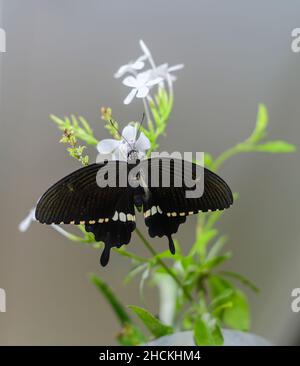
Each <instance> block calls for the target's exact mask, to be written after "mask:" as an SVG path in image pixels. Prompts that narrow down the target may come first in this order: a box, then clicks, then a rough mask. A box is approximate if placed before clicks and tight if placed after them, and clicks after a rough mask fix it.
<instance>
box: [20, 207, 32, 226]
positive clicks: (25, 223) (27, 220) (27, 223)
mask: <svg viewBox="0 0 300 366" xmlns="http://www.w3.org/2000/svg"><path fill="white" fill-rule="evenodd" d="M32 221H36V218H35V207H34V208H32V209H31V210H30V211H29V214H28V215H27V216H26V217H25V219H24V220H22V221H21V222H20V224H19V230H20V231H22V232H25V231H27V230H28V229H29V226H30V224H31V223H32Z"/></svg>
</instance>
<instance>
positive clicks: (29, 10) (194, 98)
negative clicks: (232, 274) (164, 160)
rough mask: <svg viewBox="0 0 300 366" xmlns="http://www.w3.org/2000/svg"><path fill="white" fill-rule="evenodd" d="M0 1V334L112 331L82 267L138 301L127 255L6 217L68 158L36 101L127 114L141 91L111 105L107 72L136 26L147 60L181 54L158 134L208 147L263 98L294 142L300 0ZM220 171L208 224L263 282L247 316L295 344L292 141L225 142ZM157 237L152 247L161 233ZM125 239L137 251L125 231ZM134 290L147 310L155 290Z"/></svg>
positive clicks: (241, 123) (28, 336) (42, 340)
mask: <svg viewBox="0 0 300 366" xmlns="http://www.w3.org/2000/svg"><path fill="white" fill-rule="evenodd" d="M1 9H2V11H1V15H2V20H1V24H0V26H1V27H3V28H4V29H5V30H6V33H7V52H6V53H5V54H0V59H1V109H0V123H1V134H0V160H1V180H0V195H1V198H0V202H1V210H0V226H1V231H0V233H1V234H0V235H1V236H0V238H1V239H0V240H1V243H0V244H1V245H0V287H3V288H5V289H6V292H7V313H5V314H4V313H1V314H0V344H29V345H42V344H61V345H66V344H83V345H88V344H92V345H100V344H111V343H113V342H114V341H113V337H114V335H115V334H116V333H117V332H118V331H119V327H118V324H117V322H116V320H115V318H114V316H113V314H112V313H111V311H110V308H109V306H108V305H107V304H106V303H105V302H104V300H103V299H102V297H101V296H100V295H99V294H98V293H97V292H96V290H95V289H94V288H93V287H92V285H90V284H89V282H88V280H87V273H89V272H96V273H98V274H100V275H101V276H102V277H103V278H105V279H106V280H107V281H108V282H109V283H110V284H111V286H112V287H113V288H114V290H115V291H116V292H117V293H118V294H119V295H120V297H121V298H122V299H123V301H124V303H125V304H132V303H133V304H140V305H141V302H140V300H139V298H138V290H137V283H135V282H134V283H133V284H130V285H128V286H125V285H124V284H123V283H122V278H123V277H124V275H125V274H126V273H127V271H128V269H129V263H128V261H127V260H126V259H124V258H120V257H118V256H117V255H113V257H112V258H111V263H110V265H109V266H108V267H107V268H105V269H103V268H100V266H99V265H98V261H99V253H98V252H97V251H96V250H95V249H92V248H88V247H84V246H80V245H76V244H74V243H71V242H68V241H67V240H65V239H64V238H63V237H61V236H59V235H58V234H57V233H56V232H55V231H53V230H51V229H50V228H47V227H45V226H40V225H38V224H34V225H32V227H31V228H30V230H29V231H28V232H27V233H25V234H22V233H20V232H18V229H17V226H18V223H19V222H20V220H21V219H22V218H23V217H24V216H25V215H26V213H27V211H28V210H29V209H30V207H32V205H33V204H34V202H35V201H36V200H37V198H38V197H39V196H40V195H41V193H43V191H44V190H45V189H46V188H47V187H48V186H49V185H50V184H51V183H53V182H54V181H56V180H57V179H58V178H60V177H62V176H63V175H65V174H66V173H68V172H71V171H72V170H74V169H75V168H77V167H78V164H77V163H76V162H75V161H73V160H72V159H71V158H69V157H68V156H67V154H66V153H65V151H64V146H62V145H59V144H58V143H57V141H58V139H59V137H60V133H59V132H58V130H57V129H56V127H55V126H54V125H53V124H52V122H50V121H49V118H48V115H49V114H50V113H55V114H57V115H68V114H70V113H80V114H82V115H84V116H86V117H87V118H88V119H89V120H90V121H91V124H92V126H93V128H94V130H95V134H96V135H97V136H98V137H99V138H105V137H107V133H106V132H105V131H104V129H103V127H102V126H103V122H102V121H101V120H100V114H99V109H100V107H101V106H102V105H110V106H111V107H113V109H114V114H115V117H116V118H117V119H118V120H119V121H122V122H123V123H124V124H125V123H127V122H128V121H130V120H132V119H138V118H139V117H140V115H141V112H142V105H141V104H140V103H139V102H138V101H135V102H134V103H133V104H131V105H130V106H124V105H123V104H122V101H123V98H124V97H125V96H126V93H127V92H128V90H127V89H126V88H125V87H124V86H122V85H121V83H120V82H119V81H117V80H114V79H113V77H112V75H113V73H114V72H115V71H116V69H117V68H118V67H119V66H120V65H121V64H123V63H125V62H126V61H128V60H130V59H132V58H134V57H135V56H138V55H139V54H140V50H139V46H138V40H139V39H140V38H143V39H144V41H145V42H146V43H147V45H148V46H149V47H150V49H151V50H152V52H153V55H154V57H155V59H156V61H157V63H160V62H164V61H168V62H169V63H170V64H175V63H179V62H184V63H185V65H186V67H185V69H184V70H182V71H180V74H179V73H178V76H179V79H178V81H177V82H176V85H175V93H176V96H175V107H174V110H173V114H172V117H171V120H170V124H169V128H168V137H167V139H161V148H162V149H166V150H170V151H173V150H179V151H210V152H212V153H213V154H214V155H216V154H218V153H220V152H221V151H222V150H224V149H226V148H228V147H230V146H232V145H233V144H235V143H237V142H239V141H241V140H243V139H244V138H245V137H247V136H248V135H249V134H250V132H251V131H252V129H253V126H254V121H255V117H256V110H257V105H258V103H259V102H263V103H265V104H266V105H267V107H268V110H269V114H270V128H269V131H270V134H269V137H270V138H273V139H277V138H282V139H286V140H288V141H290V142H292V143H295V144H299V133H300V125H299V113H300V103H299V100H300V84H299V75H300V54H294V53H292V52H291V48H290V44H291V31H292V29H293V28H295V27H300V20H299V12H300V4H299V2H296V1H288V2H279V1H251V2H250V1H249V2H248V3H245V2H243V4H242V3H241V2H240V1H226V2H221V1H218V2H217V1H211V0H209V1H194V0H193V1H192V0H185V1H174V0H172V1H171V0H169V1H158V0H152V1H151V2H150V1H141V0H138V1H116V0H110V1H100V0H98V1H96V0H88V1H83V0H81V1H79V0H76V1H68V0H63V1H57V0H54V1H53V0H52V1H50V0H49V1H47V0H40V1H37V0H27V1H21V0H9V1H8V0H4V1H2V6H1ZM91 155H92V158H95V155H96V152H95V151H92V152H91ZM221 173H222V176H223V177H224V178H226V179H227V180H228V182H229V183H230V185H231V186H232V187H233V189H234V190H235V191H238V192H240V199H239V200H238V201H237V202H236V204H235V205H234V206H233V207H232V209H231V210H230V211H228V212H227V213H226V214H225V215H224V218H223V220H222V222H221V224H220V226H219V227H220V230H221V231H222V232H226V233H228V234H229V235H230V243H229V244H228V248H229V249H231V250H232V251H233V252H234V257H233V259H232V260H231V262H230V264H229V265H228V268H230V269H231V270H235V271H240V272H241V273H243V274H245V275H247V276H249V277H250V278H251V279H252V280H253V281H254V282H255V283H256V284H257V285H258V286H259V287H260V288H261V294H260V295H258V296H257V295H254V294H250V301H251V305H252V314H253V320H252V331H253V332H257V333H258V334H260V335H263V336H265V337H267V338H269V339H270V340H271V341H273V342H275V343H277V344H293V343H295V342H296V335H297V332H298V329H299V326H300V314H294V313H292V311H291V308H290V303H291V295H290V294H291V290H292V289H293V288H294V287H300V267H299V258H300V247H299V215H298V212H299V210H298V206H299V183H300V173H299V153H296V154H294V155H284V156H280V155H263V154H262V155H260V154H253V155H244V156H239V157H236V158H233V159H232V160H231V161H230V162H229V163H228V164H226V166H224V167H223V168H222V171H221ZM193 228H194V218H191V219H189V223H188V224H187V225H185V226H184V227H181V229H180V232H179V234H178V238H179V239H180V240H181V241H182V243H183V244H184V245H185V246H186V248H189V247H190V245H191V242H192V240H193ZM144 231H145V230H144ZM155 245H156V246H157V249H163V248H165V247H166V241H165V240H161V241H155ZM130 247H131V250H133V251H135V252H136V253H141V254H144V255H148V254H147V253H146V252H145V250H144V249H143V248H142V245H141V244H140V242H139V240H138V239H137V238H136V237H134V238H133V239H132V242H131V244H130ZM146 306H147V307H148V308H150V309H151V310H152V311H154V312H157V296H156V292H155V290H151V291H149V292H148V293H147V296H146Z"/></svg>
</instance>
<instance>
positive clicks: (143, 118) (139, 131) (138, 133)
mask: <svg viewBox="0 0 300 366" xmlns="http://www.w3.org/2000/svg"><path fill="white" fill-rule="evenodd" d="M144 120H145V112H143V115H142V119H141V122H140V125H139V129H138V132H137V134H136V138H135V140H137V139H138V138H139V137H140V135H141V133H142V131H141V128H142V125H143V122H144Z"/></svg>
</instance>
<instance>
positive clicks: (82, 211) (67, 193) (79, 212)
mask: <svg viewBox="0 0 300 366" xmlns="http://www.w3.org/2000/svg"><path fill="white" fill-rule="evenodd" d="M136 155H137V152H136V151H135V150H131V151H130V152H129V154H128V161H127V162H125V161H115V162H112V161H105V162H103V163H95V164H91V165H89V166H86V167H83V168H81V169H79V170H77V171H75V172H73V173H71V174H70V175H68V176H66V177H65V178H63V179H61V180H60V181H59V182H57V183H56V184H54V185H53V186H52V187H51V188H49V189H48V190H47V191H46V193H44V195H43V196H42V197H41V198H40V200H39V202H38V204H37V207H36V212H35V215H36V219H37V220H38V221H39V222H41V223H45V224H75V225H79V224H84V225H85V229H86V231H88V232H91V233H93V234H94V236H95V240H96V241H102V242H104V244H105V247H104V250H103V253H102V255H101V259H100V263H101V264H102V266H105V265H106V264H107V263H108V261H109V254H110V249H111V248H112V247H117V248H119V247H120V246H121V245H123V244H128V243H129V242H130V238H131V233H132V231H133V230H134V229H135V227H136V224H135V207H136V208H137V209H138V210H139V211H140V210H141V209H143V212H144V217H145V224H146V225H147V227H148V230H149V235H150V236H151V237H156V236H158V237H162V236H166V237H167V238H168V240H169V248H170V251H171V253H173V254H174V253H175V247H174V243H173V240H172V234H174V233H176V232H177V230H178V227H179V225H180V224H182V223H184V222H185V221H186V216H188V215H191V214H196V213H198V212H199V211H203V212H207V211H215V210H223V209H225V208H228V207H229V206H230V205H231V204H232V203H233V197H232V192H231V190H230V188H229V187H228V185H227V184H226V183H225V182H224V180H223V179H222V178H220V177H219V176H218V175H216V174H215V173H213V172H211V171H210V170H208V169H206V168H203V170H202V172H203V174H202V177H201V179H204V192H203V194H202V196H201V197H198V198H187V197H186V192H187V191H188V190H190V189H191V188H190V186H189V187H187V184H186V182H185V180H184V178H185V174H186V172H187V171H188V172H190V173H191V178H192V179H193V180H194V179H199V177H198V176H197V165H196V164H193V163H189V164H185V166H187V170H184V169H178V166H179V167H180V166H182V167H183V165H184V163H185V161H184V160H177V159H172V158H166V157H164V158H159V157H158V158H150V159H145V160H142V161H139V160H136V159H135V158H136ZM166 161H167V163H168V164H163V163H164V162H166ZM137 167H141V169H140V171H139V172H138V173H134V174H133V178H134V179H135V180H136V181H137V182H138V183H143V184H138V185H137V186H136V187H132V186H130V185H127V186H121V185H120V176H121V172H122V173H124V172H125V175H126V177H129V176H130V174H131V173H132V172H133V171H134V172H135V171H136V168H137ZM152 168H158V172H159V184H156V185H152V184H150V183H149V182H151V174H152V175H153V173H151V172H152ZM101 169H106V175H104V176H105V178H107V177H108V175H109V174H108V173H113V174H111V175H112V176H115V177H116V178H117V182H116V183H117V184H116V186H114V187H111V186H107V187H103V188H100V187H99V185H98V183H97V174H98V172H100V171H101ZM133 169H134V170H133ZM141 171H142V172H144V173H145V172H146V173H147V174H148V180H147V182H148V183H147V185H145V184H144V182H143V181H144V179H143V175H142V174H141V173H140V172H141ZM107 172H108V173H107ZM163 173H167V174H168V175H169V178H170V182H169V186H167V187H165V186H162V184H161V182H162V178H161V176H162V174H163ZM149 178H150V179H149ZM178 178H180V179H181V180H182V186H181V187H178V184H175V182H176V179H177V183H178ZM180 179H179V180H180Z"/></svg>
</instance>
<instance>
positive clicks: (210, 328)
mask: <svg viewBox="0 0 300 366" xmlns="http://www.w3.org/2000/svg"><path fill="white" fill-rule="evenodd" d="M194 340H195V343H196V345H198V346H221V345H222V344H223V342H224V339H223V335H222V331H221V328H220V326H219V325H218V323H217V321H216V319H214V318H212V316H211V315H210V314H209V313H204V314H203V315H202V316H201V317H200V318H199V319H197V320H196V324H195V328H194Z"/></svg>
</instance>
